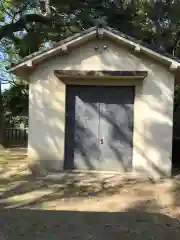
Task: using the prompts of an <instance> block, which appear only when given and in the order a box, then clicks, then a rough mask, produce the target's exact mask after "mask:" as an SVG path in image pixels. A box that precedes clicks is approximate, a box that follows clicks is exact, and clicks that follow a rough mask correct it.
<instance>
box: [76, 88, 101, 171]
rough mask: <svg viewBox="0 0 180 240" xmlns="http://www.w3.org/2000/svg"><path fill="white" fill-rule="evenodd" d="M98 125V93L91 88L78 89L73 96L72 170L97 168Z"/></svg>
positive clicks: (98, 152)
mask: <svg viewBox="0 0 180 240" xmlns="http://www.w3.org/2000/svg"><path fill="white" fill-rule="evenodd" d="M98 125H99V103H98V92H97V91H96V90H95V89H94V88H92V87H78V90H77V89H76V96H75V132H74V168H77V169H97V168H98V165H99V161H98V155H99V154H100V151H99V142H98Z"/></svg>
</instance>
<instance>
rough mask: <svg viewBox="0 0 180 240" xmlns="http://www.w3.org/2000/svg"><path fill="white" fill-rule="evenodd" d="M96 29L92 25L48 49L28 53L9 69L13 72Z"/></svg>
mask: <svg viewBox="0 0 180 240" xmlns="http://www.w3.org/2000/svg"><path fill="white" fill-rule="evenodd" d="M95 29H96V27H91V28H89V29H87V30H84V31H82V32H80V33H76V34H74V35H72V36H70V37H68V38H66V39H64V40H62V41H60V42H58V43H55V44H54V45H53V46H52V47H51V48H49V49H47V50H43V51H38V52H34V53H32V54H30V55H28V56H27V57H25V58H23V59H22V61H19V62H18V63H17V64H15V65H14V66H11V67H10V68H9V69H8V70H9V71H10V72H13V71H14V70H16V69H17V68H20V67H22V66H24V65H31V63H30V62H32V61H34V60H36V59H38V58H40V57H42V56H45V55H47V56H48V55H49V54H51V53H52V52H55V51H58V50H60V49H61V48H63V47H64V46H65V45H69V44H73V43H75V42H76V41H78V40H79V39H82V38H83V37H86V36H87V37H88V36H89V35H91V34H93V33H95Z"/></svg>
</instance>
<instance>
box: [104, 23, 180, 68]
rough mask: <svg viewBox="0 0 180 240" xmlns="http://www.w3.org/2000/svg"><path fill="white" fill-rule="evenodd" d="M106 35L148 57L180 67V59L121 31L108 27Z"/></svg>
mask: <svg viewBox="0 0 180 240" xmlns="http://www.w3.org/2000/svg"><path fill="white" fill-rule="evenodd" d="M105 33H106V34H107V35H109V36H110V35H111V37H113V38H116V39H117V40H119V41H121V42H123V43H124V44H126V45H129V46H132V47H135V48H136V47H138V49H139V51H141V52H143V53H145V54H146V55H149V56H151V57H153V58H158V59H160V60H162V61H165V62H167V63H169V64H173V65H174V66H175V65H177V67H178V68H179V67H180V59H179V58H176V57H173V56H172V55H169V54H167V53H163V54H162V53H161V52H160V51H158V50H157V49H156V50H155V49H153V48H151V47H149V46H146V45H145V44H144V43H142V41H140V40H137V39H135V38H133V37H130V36H129V35H126V34H124V33H122V32H120V31H117V30H115V29H113V28H110V27H106V28H105Z"/></svg>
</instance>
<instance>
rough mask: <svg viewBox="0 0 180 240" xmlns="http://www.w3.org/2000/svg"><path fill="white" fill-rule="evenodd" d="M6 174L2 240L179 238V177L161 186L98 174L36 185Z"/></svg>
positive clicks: (0, 187) (0, 201) (0, 190)
mask: <svg viewBox="0 0 180 240" xmlns="http://www.w3.org/2000/svg"><path fill="white" fill-rule="evenodd" d="M6 166H7V165H6ZM7 169H8V168H6V173H5V172H3V171H2V174H1V175H0V239H8V240H9V239H10V240H14V239H27V240H30V239H31V240H32V239H34V240H35V239H38V240H41V239H45V240H50V239H51V240H53V239H58V238H59V239H66V240H68V239H78V240H79V239H80V240H81V239H83V240H84V239H95V240H101V239H103V240H106V239H123V240H124V239H132V240H134V239H135V240H136V239H139V240H141V239H143V240H150V239H158V240H159V239H160V240H161V239H163V240H164V239H168V240H169V239H173V240H174V239H180V177H178V176H177V177H176V178H173V179H171V180H170V179H169V180H165V181H161V182H159V183H152V182H150V181H135V180H133V179H124V178H122V177H121V175H114V174H98V173H94V174H92V173H74V174H70V173H69V174H68V173H60V174H57V175H56V176H58V177H56V176H53V177H47V178H44V179H36V180H35V179H33V178H32V177H31V176H30V175H29V173H28V171H23V172H21V171H20V170H18V169H19V168H17V170H16V171H15V170H14V172H13V174H12V171H11V174H8V173H7ZM9 169H10V168H9ZM9 171H10V170H9ZM1 237H2V238H1Z"/></svg>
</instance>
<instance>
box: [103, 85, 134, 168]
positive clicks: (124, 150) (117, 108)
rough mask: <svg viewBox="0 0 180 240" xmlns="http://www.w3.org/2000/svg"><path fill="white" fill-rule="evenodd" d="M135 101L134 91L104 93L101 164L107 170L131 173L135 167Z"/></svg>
mask: <svg viewBox="0 0 180 240" xmlns="http://www.w3.org/2000/svg"><path fill="white" fill-rule="evenodd" d="M107 96H108V97H107ZM133 99H134V96H133V88H129V87H121V88H113V87H112V88H108V89H107V88H104V89H103V90H102V94H101V95H100V125H99V126H100V133H99V139H100V151H101V155H100V159H99V161H100V162H101V163H102V168H103V169H104V170H105V169H107V170H116V169H120V170H122V171H128V170H130V169H131V167H132V139H133Z"/></svg>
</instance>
